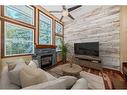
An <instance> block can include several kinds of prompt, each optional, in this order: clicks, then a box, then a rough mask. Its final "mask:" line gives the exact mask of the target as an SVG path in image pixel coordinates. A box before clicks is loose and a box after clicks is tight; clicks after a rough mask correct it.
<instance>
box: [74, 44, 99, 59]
mask: <svg viewBox="0 0 127 95" xmlns="http://www.w3.org/2000/svg"><path fill="white" fill-rule="evenodd" d="M74 53H75V54H77V55H88V56H97V57H98V56H99V42H87V43H74Z"/></svg>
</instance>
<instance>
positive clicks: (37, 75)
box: [20, 66, 47, 88]
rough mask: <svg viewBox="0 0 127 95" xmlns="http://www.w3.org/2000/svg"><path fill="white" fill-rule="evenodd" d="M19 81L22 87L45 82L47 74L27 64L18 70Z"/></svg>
mask: <svg viewBox="0 0 127 95" xmlns="http://www.w3.org/2000/svg"><path fill="white" fill-rule="evenodd" d="M20 81H21V86H22V88H24V87H28V86H31V85H35V84H39V83H43V82H47V76H46V75H45V73H44V72H43V70H41V69H40V68H31V67H29V66H27V67H25V68H23V69H22V70H21V71H20Z"/></svg>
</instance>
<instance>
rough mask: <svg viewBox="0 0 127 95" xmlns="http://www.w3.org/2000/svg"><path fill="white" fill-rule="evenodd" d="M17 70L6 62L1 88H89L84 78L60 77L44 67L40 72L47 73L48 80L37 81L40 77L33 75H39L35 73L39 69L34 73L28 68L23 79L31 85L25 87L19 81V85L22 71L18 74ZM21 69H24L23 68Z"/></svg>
mask: <svg viewBox="0 0 127 95" xmlns="http://www.w3.org/2000/svg"><path fill="white" fill-rule="evenodd" d="M19 63H22V62H19ZM16 66H17V65H16ZM16 66H15V68H17V67H18V68H20V67H22V66H17V67H16ZM32 67H34V68H35V66H32ZM30 68H31V67H30ZM34 68H32V69H33V70H34ZM15 70H16V69H15ZM15 70H12V71H9V69H8V64H7V63H4V65H3V69H2V72H1V78H0V89H88V86H87V81H86V80H85V79H84V78H81V79H77V78H75V77H73V76H62V77H60V78H55V77H54V76H52V75H51V74H49V73H48V72H46V71H44V70H42V69H39V68H38V70H39V73H40V72H42V73H43V74H42V75H45V77H46V78H47V79H46V80H47V81H43V82H39V83H37V81H38V80H39V78H38V77H37V78H35V77H33V76H34V75H37V74H34V73H37V72H36V71H38V70H35V71H34V73H32V74H31V72H29V71H28V70H27V71H28V76H24V77H22V78H23V79H22V80H23V81H24V80H25V82H26V84H27V83H28V82H29V84H28V85H29V86H27V85H26V84H25V87H23V86H21V85H20V84H19V83H18V85H17V80H18V78H17V76H19V74H20V73H18V74H17V72H18V71H15ZM21 71H23V69H22V70H21ZM21 71H20V72H21ZM12 73H13V74H12ZM26 73H27V72H26ZM26 73H24V74H26ZM16 74H17V76H15V75H16ZM10 76H11V79H10ZM31 77H32V78H31ZM13 78H14V79H13ZM26 78H28V79H27V80H26ZM33 79H34V80H33ZM35 80H37V81H35ZM40 80H42V79H40ZM18 82H21V78H20V80H18ZM34 82H35V84H33V85H31V84H32V83H34Z"/></svg>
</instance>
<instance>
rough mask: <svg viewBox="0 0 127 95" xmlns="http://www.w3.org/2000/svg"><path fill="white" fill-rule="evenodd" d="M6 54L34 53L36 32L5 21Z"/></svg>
mask: <svg viewBox="0 0 127 95" xmlns="http://www.w3.org/2000/svg"><path fill="white" fill-rule="evenodd" d="M4 24H5V39H4V40H5V56H12V55H22V54H32V53H33V52H34V34H33V33H34V32H33V30H32V29H29V28H26V27H23V26H19V25H15V24H12V23H8V22H5V23H4Z"/></svg>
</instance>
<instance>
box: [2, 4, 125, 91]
mask: <svg viewBox="0 0 127 95" xmlns="http://www.w3.org/2000/svg"><path fill="white" fill-rule="evenodd" d="M126 20H127V6H118V5H106V6H103V5H91V6H90V5H44V6H42V5H29V6H28V5H0V39H1V40H0V43H1V44H0V61H1V64H0V65H1V66H0V70H1V76H0V79H1V80H0V89H42V90H43V89H78V90H82V89H84V90H86V89H94V90H96V89H103V90H104V89H126V88H127V82H126V81H127V80H126V78H127V71H126V70H127V68H126V67H127V65H126V64H127V53H126V52H127V43H126V38H127V33H126V31H127V28H126V27H127V22H126Z"/></svg>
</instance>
